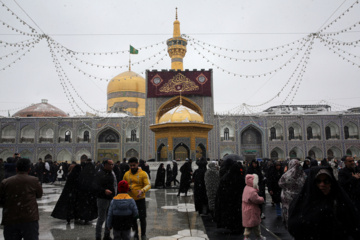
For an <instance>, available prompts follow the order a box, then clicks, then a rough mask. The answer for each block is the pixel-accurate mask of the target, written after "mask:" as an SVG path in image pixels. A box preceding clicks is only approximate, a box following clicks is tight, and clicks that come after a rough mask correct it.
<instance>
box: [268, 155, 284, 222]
mask: <svg viewBox="0 0 360 240" xmlns="http://www.w3.org/2000/svg"><path fill="white" fill-rule="evenodd" d="M283 174H284V169H283V168H282V167H281V163H280V162H276V163H275V165H274V167H272V169H269V178H268V180H267V184H268V191H269V194H270V196H271V199H272V201H273V202H274V203H275V205H276V215H277V216H278V217H281V207H280V203H281V187H280V186H279V180H280V178H281V176H282V175H283Z"/></svg>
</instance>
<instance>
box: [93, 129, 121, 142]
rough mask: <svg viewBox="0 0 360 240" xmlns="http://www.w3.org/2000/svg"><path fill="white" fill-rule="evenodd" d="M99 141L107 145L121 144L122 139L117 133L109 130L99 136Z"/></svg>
mask: <svg viewBox="0 0 360 240" xmlns="http://www.w3.org/2000/svg"><path fill="white" fill-rule="evenodd" d="M98 141H99V142H106V143H118V142H120V137H119V134H118V133H117V132H116V131H114V130H113V129H110V128H109V129H106V130H104V131H103V132H101V133H100V134H99V137H98Z"/></svg>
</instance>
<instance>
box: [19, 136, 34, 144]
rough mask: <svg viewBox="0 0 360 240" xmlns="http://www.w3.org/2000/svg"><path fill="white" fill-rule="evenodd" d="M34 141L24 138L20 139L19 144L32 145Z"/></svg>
mask: <svg viewBox="0 0 360 240" xmlns="http://www.w3.org/2000/svg"><path fill="white" fill-rule="evenodd" d="M34 141H35V139H34V138H26V137H22V138H20V142H21V143H34Z"/></svg>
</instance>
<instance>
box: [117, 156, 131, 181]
mask: <svg viewBox="0 0 360 240" xmlns="http://www.w3.org/2000/svg"><path fill="white" fill-rule="evenodd" d="M119 169H120V179H123V178H124V175H125V173H126V172H127V171H129V169H130V167H129V164H128V163H127V162H126V158H123V161H122V163H120V166H119Z"/></svg>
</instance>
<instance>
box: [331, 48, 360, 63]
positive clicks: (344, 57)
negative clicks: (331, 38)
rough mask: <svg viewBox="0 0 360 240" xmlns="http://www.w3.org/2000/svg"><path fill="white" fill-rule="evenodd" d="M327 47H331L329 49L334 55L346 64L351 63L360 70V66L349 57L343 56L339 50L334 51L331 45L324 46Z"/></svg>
mask: <svg viewBox="0 0 360 240" xmlns="http://www.w3.org/2000/svg"><path fill="white" fill-rule="evenodd" d="M324 46H325V47H329V49H331V50H332V51H333V53H334V54H336V55H338V56H339V57H340V58H341V59H342V60H344V61H345V62H348V63H351V64H352V65H353V66H357V67H358V68H360V64H358V63H356V62H354V61H352V60H350V59H349V58H348V57H347V56H344V55H342V54H341V53H340V52H339V51H338V50H336V49H334V48H333V47H331V45H326V44H324Z"/></svg>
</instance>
